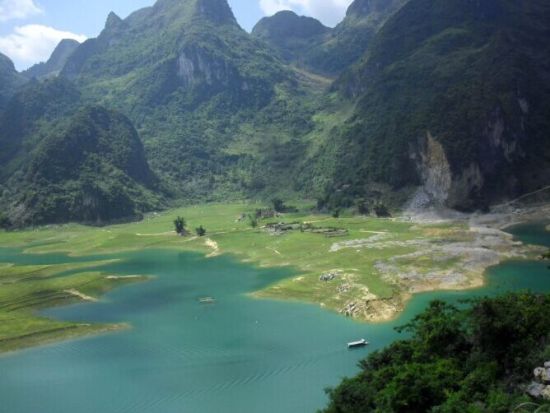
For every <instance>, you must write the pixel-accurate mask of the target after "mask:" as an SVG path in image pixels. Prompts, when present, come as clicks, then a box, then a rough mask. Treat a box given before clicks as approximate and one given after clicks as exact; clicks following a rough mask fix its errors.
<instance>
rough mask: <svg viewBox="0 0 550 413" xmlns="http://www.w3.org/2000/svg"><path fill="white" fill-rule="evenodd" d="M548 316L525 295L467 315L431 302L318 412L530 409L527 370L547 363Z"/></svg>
mask: <svg viewBox="0 0 550 413" xmlns="http://www.w3.org/2000/svg"><path fill="white" fill-rule="evenodd" d="M549 311H550V296H539V295H533V294H526V293H525V294H510V295H506V296H502V297H498V298H492V299H480V300H476V301H473V302H471V303H470V306H469V307H468V308H462V307H460V308H457V307H455V306H452V305H449V304H445V303H443V302H440V301H434V302H432V303H431V304H430V307H429V308H428V309H427V310H426V311H425V312H424V313H422V314H420V315H418V316H416V317H415V319H414V320H413V321H412V322H411V323H409V324H408V325H406V326H404V327H402V328H401V329H400V331H402V332H404V333H406V335H408V336H410V338H406V339H404V340H401V341H397V342H395V343H393V344H392V345H390V346H389V347H387V348H385V349H383V350H381V351H377V352H375V353H373V354H371V355H369V357H367V359H365V360H364V361H362V362H361V363H360V367H361V373H359V374H358V375H357V376H356V377H353V378H349V379H345V380H344V381H343V382H342V383H341V384H340V385H339V386H338V387H336V388H334V389H331V390H329V392H328V393H329V396H330V404H329V406H328V407H327V408H326V409H325V410H324V412H326V413H337V412H341V413H343V412H346V413H354V412H357V413H359V412H361V413H366V412H384V413H399V412H403V413H405V412H406V413H415V412H418V413H425V412H433V413H436V412H441V413H443V412H445V413H451V412H472V413H473V412H476V413H477V412H479V413H483V412H487V413H499V412H501V413H508V412H511V411H514V410H513V409H514V408H515V407H517V406H518V405H521V403H524V402H528V401H529V398H528V397H527V396H526V395H525V394H524V389H523V386H525V385H527V384H530V383H531V381H532V378H533V376H532V374H533V369H534V368H535V367H537V366H540V365H542V364H543V363H544V362H546V361H548V359H549V358H550V319H549V318H548V317H547V314H548V312H549ZM537 403H540V402H537ZM543 405H544V406H546V408H547V407H548V403H546V404H544V403H543ZM525 407H528V406H527V405H525ZM539 408H540V407H539ZM520 411H521V410H520ZM539 411H545V410H539Z"/></svg>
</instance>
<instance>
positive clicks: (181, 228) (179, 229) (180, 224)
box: [174, 216, 187, 235]
mask: <svg viewBox="0 0 550 413" xmlns="http://www.w3.org/2000/svg"><path fill="white" fill-rule="evenodd" d="M185 225H186V223H185V218H183V217H180V216H178V217H177V218H176V219H175V220H174V228H175V230H176V233H177V234H179V235H184V234H185V233H186V232H187V230H186V229H185Z"/></svg>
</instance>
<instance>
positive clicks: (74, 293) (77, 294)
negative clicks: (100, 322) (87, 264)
mask: <svg viewBox="0 0 550 413" xmlns="http://www.w3.org/2000/svg"><path fill="white" fill-rule="evenodd" d="M63 292H65V293H67V294H70V295H72V296H75V297H78V298H80V299H81V300H84V301H90V302H94V303H95V302H96V301H97V298H95V297H90V296H89V295H86V294H83V293H81V292H80V291H78V290H75V289H72V290H64V291H63Z"/></svg>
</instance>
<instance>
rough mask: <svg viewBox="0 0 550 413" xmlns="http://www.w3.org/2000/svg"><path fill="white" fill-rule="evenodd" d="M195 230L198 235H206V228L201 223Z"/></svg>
mask: <svg viewBox="0 0 550 413" xmlns="http://www.w3.org/2000/svg"><path fill="white" fill-rule="evenodd" d="M195 232H196V233H197V236H199V237H204V236H205V235H206V229H205V228H204V227H203V226H202V225H201V226H199V227H198V228H196V229H195Z"/></svg>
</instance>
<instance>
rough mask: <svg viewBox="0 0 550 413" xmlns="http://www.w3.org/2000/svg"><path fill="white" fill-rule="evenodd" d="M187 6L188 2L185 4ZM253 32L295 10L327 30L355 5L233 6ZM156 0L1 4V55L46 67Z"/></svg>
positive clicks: (237, 0)
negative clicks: (67, 44)
mask: <svg viewBox="0 0 550 413" xmlns="http://www.w3.org/2000/svg"><path fill="white" fill-rule="evenodd" d="M181 1H185V0H181ZM228 1H229V4H230V6H231V8H232V9H233V13H234V14H235V17H236V18H237V20H238V21H239V24H240V25H241V26H242V27H243V28H244V29H245V30H247V31H250V30H252V27H253V26H254V25H255V24H256V23H257V22H258V20H260V19H261V18H262V17H264V16H270V15H273V14H274V13H276V12H278V11H280V10H294V11H295V12H296V13H298V14H300V15H306V16H312V17H315V18H317V19H319V20H321V21H322V22H323V23H324V24H325V25H327V26H331V27H332V26H335V25H336V24H337V23H338V22H340V21H341V20H342V18H343V17H344V15H345V12H346V9H347V7H348V6H349V4H350V3H351V2H352V0H228ZM154 2H155V0H93V1H90V0H0V52H1V53H3V54H5V55H6V56H8V57H9V58H11V59H12V60H13V62H14V63H15V66H16V68H17V69H18V70H24V69H26V68H28V67H30V66H32V65H33V64H35V63H39V62H42V61H46V60H47V59H48V58H49V56H50V55H51V53H52V51H53V49H54V48H55V46H56V45H57V44H58V43H59V42H60V41H61V40H62V39H75V40H78V41H79V42H83V41H84V40H86V39H87V38H91V37H96V36H97V35H98V34H99V33H100V32H101V30H102V29H103V27H104V25H105V20H106V19H107V15H108V14H109V12H111V11H114V12H115V13H116V14H118V15H119V16H120V17H122V18H125V17H127V16H128V15H129V14H130V13H132V12H133V11H135V10H138V9H140V8H143V7H147V6H151V5H153V4H154Z"/></svg>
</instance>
